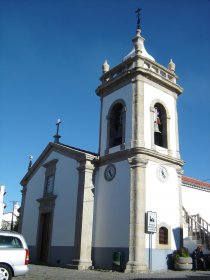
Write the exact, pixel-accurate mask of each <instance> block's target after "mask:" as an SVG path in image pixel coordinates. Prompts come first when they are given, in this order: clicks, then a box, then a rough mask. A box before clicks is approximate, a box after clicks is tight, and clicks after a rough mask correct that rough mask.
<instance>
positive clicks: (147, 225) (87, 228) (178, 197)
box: [19, 17, 210, 272]
mask: <svg viewBox="0 0 210 280" xmlns="http://www.w3.org/2000/svg"><path fill="white" fill-rule="evenodd" d="M132 42H133V49H132V51H131V52H130V53H129V54H128V55H126V56H125V57H124V58H122V61H121V62H120V63H119V64H118V65H116V66H115V67H113V68H110V66H109V64H108V62H107V61H105V62H104V64H103V66H102V76H101V77H100V84H99V86H98V87H97V89H96V95H97V96H98V98H100V101H101V107H100V116H99V118H100V131H99V152H98V153H93V152H91V151H86V150H82V149H80V148H77V147H72V146H70V145H66V144H64V143H61V142H60V135H59V133H58V132H59V122H58V123H57V128H58V129H57V133H56V135H55V136H54V138H55V140H54V142H50V143H49V144H48V145H47V146H46V148H45V149H44V151H43V152H42V153H41V154H40V156H39V157H38V159H37V160H36V161H35V162H34V164H33V165H31V166H29V169H28V172H27V173H26V175H25V176H24V177H23V179H22V181H21V185H22V187H23V189H22V204H21V218H20V225H19V231H20V232H21V233H22V234H23V235H24V236H25V238H26V240H27V243H28V245H29V249H30V258H31V262H33V263H41V264H47V265H54V266H68V267H70V268H76V269H80V270H83V269H89V268H97V269H112V265H113V256H114V255H115V254H116V253H118V254H119V253H120V256H121V257H122V258H121V262H122V268H123V271H125V272H140V271H148V270H161V269H164V270H166V269H167V268H168V267H167V258H168V256H169V255H170V254H172V253H173V251H174V250H176V249H179V248H180V247H182V246H183V245H184V246H187V247H188V248H189V250H192V249H194V247H195V246H196V245H195V242H194V239H195V237H198V235H197V232H199V234H200V235H199V238H200V242H202V244H203V246H204V247H205V250H206V251H207V252H209V251H208V249H209V245H210V243H209V236H210V233H209V230H210V225H209V224H208V215H207V213H208V212H209V210H210V209H209V208H210V206H209V203H205V202H207V201H209V199H210V184H208V183H205V182H201V181H199V180H195V179H192V178H189V177H186V176H183V165H184V162H183V160H182V158H181V156H180V153H179V130H178V114H177V100H178V98H179V96H180V95H181V94H182V92H183V89H182V87H181V86H180V85H179V84H178V83H177V80H178V76H177V74H176V72H175V64H174V62H173V61H172V60H171V61H170V62H169V64H168V66H167V67H165V66H162V65H161V64H159V63H158V62H156V60H155V59H154V58H153V57H152V56H151V55H150V54H149V53H148V52H147V51H146V49H145V47H144V38H143V37H142V35H141V29H140V18H139V17H138V22H137V28H136V34H135V37H134V38H133V40H132ZM195 201H198V202H197V203H196V205H194V203H193V202H195ZM201 237H205V238H201ZM151 258H152V263H151Z"/></svg>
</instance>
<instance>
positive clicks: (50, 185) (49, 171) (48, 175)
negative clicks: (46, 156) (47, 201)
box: [43, 159, 58, 196]
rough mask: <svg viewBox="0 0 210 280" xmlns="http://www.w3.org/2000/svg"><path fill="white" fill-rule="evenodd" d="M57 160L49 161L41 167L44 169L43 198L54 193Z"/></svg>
mask: <svg viewBox="0 0 210 280" xmlns="http://www.w3.org/2000/svg"><path fill="white" fill-rule="evenodd" d="M57 161H58V160H57V159H54V160H51V161H49V162H47V163H45V164H44V165H43V167H45V168H46V171H45V184H44V196H49V195H52V194H53V192H54V183H55V172H56V163H57Z"/></svg>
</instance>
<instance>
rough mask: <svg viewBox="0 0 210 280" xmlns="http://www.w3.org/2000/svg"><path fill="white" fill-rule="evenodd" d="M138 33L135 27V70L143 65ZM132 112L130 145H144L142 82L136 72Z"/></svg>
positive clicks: (140, 39)
mask: <svg viewBox="0 0 210 280" xmlns="http://www.w3.org/2000/svg"><path fill="white" fill-rule="evenodd" d="M140 33H141V31H140V30H139V29H137V32H136V37H135V38H134V39H133V43H134V47H135V71H136V72H138V70H139V68H142V67H143V65H144V61H143V59H142V57H141V53H142V46H143V42H144V39H143V38H142V37H141V36H140ZM132 112H133V113H132V147H144V146H145V144H144V82H143V81H142V78H141V75H140V74H136V77H135V78H134V79H133V109H132Z"/></svg>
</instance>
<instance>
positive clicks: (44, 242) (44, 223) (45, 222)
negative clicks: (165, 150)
mask: <svg viewBox="0 0 210 280" xmlns="http://www.w3.org/2000/svg"><path fill="white" fill-rule="evenodd" d="M40 237H41V240H40V245H41V246H40V262H41V263H48V257H49V251H50V238H51V213H45V214H42V217H41V234H40Z"/></svg>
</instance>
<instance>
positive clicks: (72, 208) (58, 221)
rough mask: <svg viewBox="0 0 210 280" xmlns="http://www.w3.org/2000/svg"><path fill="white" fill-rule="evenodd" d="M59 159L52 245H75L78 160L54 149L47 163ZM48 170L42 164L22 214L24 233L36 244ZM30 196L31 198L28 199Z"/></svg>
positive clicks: (32, 182)
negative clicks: (38, 200) (41, 199)
mask: <svg viewBox="0 0 210 280" xmlns="http://www.w3.org/2000/svg"><path fill="white" fill-rule="evenodd" d="M53 159H58V162H57V164H56V174H55V183H54V195H57V198H56V200H55V209H54V221H53V233H52V245H53V246H64V245H65V246H72V245H73V244H74V234H75V215H76V202H77V188H78V171H77V169H76V168H77V167H78V163H77V162H76V161H75V160H73V159H71V158H69V157H67V156H63V155H61V154H58V153H56V152H52V153H51V154H50V155H49V156H48V158H47V159H46V160H45V162H43V164H44V163H47V162H48V161H51V160H53ZM45 171H46V169H45V168H44V167H43V166H40V168H39V169H38V170H37V172H36V173H35V174H34V175H33V177H32V178H31V180H30V181H29V182H28V185H27V194H26V202H25V210H24V217H23V219H24V220H23V229H22V232H23V235H24V236H25V238H26V240H27V242H28V244H29V245H31V246H34V245H36V238H37V228H38V218H39V205H40V204H39V202H37V199H39V198H42V197H43V191H44V182H45ZM28 197H30V199H27V198H28Z"/></svg>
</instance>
